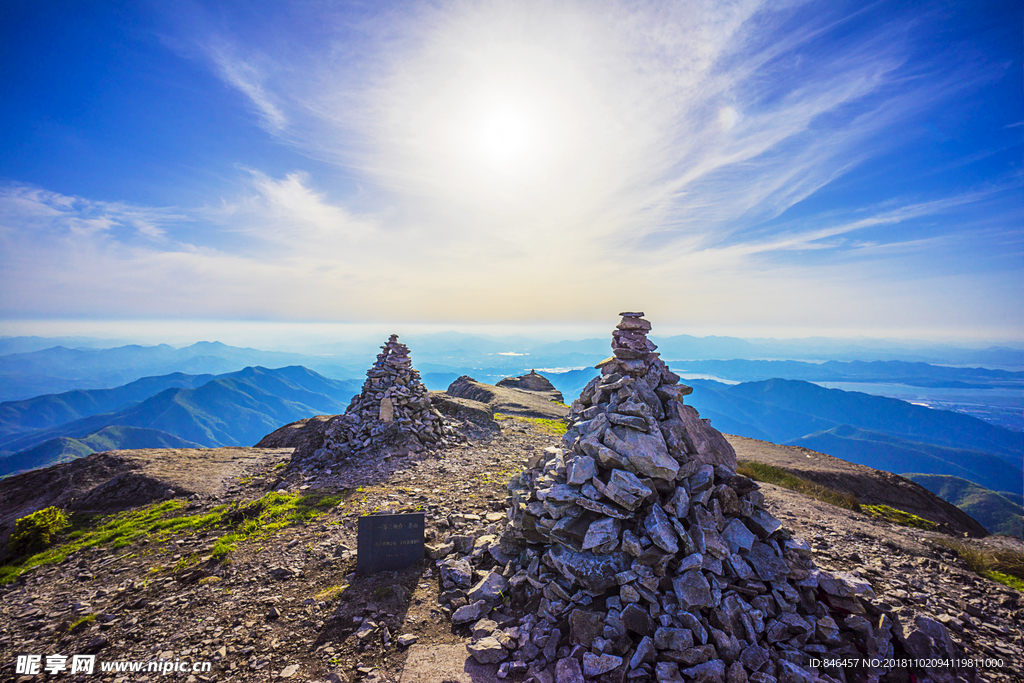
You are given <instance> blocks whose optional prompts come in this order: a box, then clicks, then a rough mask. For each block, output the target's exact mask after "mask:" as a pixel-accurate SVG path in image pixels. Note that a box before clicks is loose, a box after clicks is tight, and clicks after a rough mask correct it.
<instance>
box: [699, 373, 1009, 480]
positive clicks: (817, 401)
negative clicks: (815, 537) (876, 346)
mask: <svg viewBox="0 0 1024 683" xmlns="http://www.w3.org/2000/svg"><path fill="white" fill-rule="evenodd" d="M691 382H693V383H694V386H695V387H696V386H698V385H700V386H702V387H704V388H707V389H709V390H711V391H712V392H717V393H718V394H720V395H723V396H724V397H727V399H726V400H734V399H737V398H740V399H746V400H748V401H753V402H754V403H755V404H759V405H758V406H757V408H756V411H755V413H756V414H768V413H769V412H770V411H772V410H784V411H787V413H785V414H786V415H787V416H788V417H789V419H790V420H796V419H797V417H798V416H805V419H807V420H808V421H810V418H813V420H815V421H817V422H819V424H821V425H822V426H819V427H817V428H816V429H807V430H805V431H804V432H803V433H802V434H793V433H792V431H791V430H786V431H787V432H788V433H786V434H781V433H777V432H778V429H776V431H775V432H769V433H772V436H773V439H772V440H778V441H789V440H790V439H793V438H797V437H799V436H804V435H807V434H810V433H812V432H816V431H823V430H827V429H831V428H832V427H836V426H839V425H843V424H846V425H852V426H854V427H859V428H861V429H868V430H871V431H877V432H884V433H887V434H893V435H896V436H900V437H903V438H906V439H910V440H913V441H923V442H926V443H931V444H935V445H939V446H947V447H950V448H968V449H971V450H978V451H984V452H987V453H994V454H996V455H999V456H1000V457H1002V458H1004V459H1005V460H1007V461H1008V462H1010V463H1011V464H1014V465H1015V466H1017V467H1018V468H1019V467H1020V462H1021V453H1022V452H1024V433H1020V432H1011V431H1010V430H1008V429H1004V428H1002V427H998V426H996V425H992V424H989V423H987V422H983V421H982V420H979V419H977V418H974V417H971V416H969V415H963V414H961V413H954V412H950V411H945V410H933V409H931V408H926V407H924V406H916V405H913V404H911V403H907V402H905V401H900V400H898V399H894V398H885V397H882V396H871V395H869V394H862V393H860V392H856V391H840V390H839V389H825V388H824V387H820V386H818V385H816V384H811V383H810V382H803V381H799V380H784V379H770V380H767V381H764V382H746V383H743V384H736V385H733V386H725V385H723V384H721V383H718V382H707V381H705V380H691ZM695 400H696V399H695ZM702 400H703V399H702ZM748 405H749V404H748ZM790 426H791V427H792V428H793V429H799V428H800V427H799V426H798V425H797V424H792V425H790Z"/></svg>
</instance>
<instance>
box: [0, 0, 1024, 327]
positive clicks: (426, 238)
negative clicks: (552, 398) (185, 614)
mask: <svg viewBox="0 0 1024 683" xmlns="http://www.w3.org/2000/svg"><path fill="white" fill-rule="evenodd" d="M382 7H383V6H382ZM874 8H875V6H874V5H872V6H867V7H860V6H857V7H855V6H853V5H843V4H842V3H835V4H833V3H821V4H814V5H810V4H808V3H804V2H787V3H781V4H780V3H769V2H767V1H766V0H736V1H734V2H709V3H702V2H683V3H664V2H615V1H609V2H603V3H592V2H583V1H581V0H560V1H558V2H549V1H546V0H545V1H541V0H525V1H523V2H511V1H504V0H474V1H472V2H470V1H456V2H449V3H421V4H399V5H398V6H395V7H390V8H382V9H379V10H375V11H374V12H370V13H369V14H367V15H360V18H358V19H353V18H352V17H346V16H341V15H338V14H332V13H331V12H330V11H327V12H326V13H324V8H323V7H322V6H321V5H320V4H319V3H314V4H312V5H299V6H296V9H294V12H296V13H299V14H301V13H302V12H305V11H313V9H315V10H316V12H318V14H317V16H316V20H317V26H318V28H319V29H320V30H318V31H317V32H316V33H315V35H312V34H311V35H310V36H309V37H308V39H307V35H306V34H305V33H301V32H299V31H296V32H295V33H294V35H289V33H288V31H289V30H291V29H290V28H289V26H288V25H283V26H281V27H280V29H279V31H280V33H275V37H276V40H272V41H259V40H255V39H253V38H251V37H250V38H249V39H248V40H244V39H242V38H239V37H237V36H241V35H250V34H246V33H245V32H241V31H240V32H238V33H234V34H230V35H234V36H236V37H234V38H231V39H228V38H225V37H224V36H227V35H229V33H227V32H226V31H221V30H220V28H221V27H220V26H219V25H218V29H217V30H216V31H214V30H210V31H208V32H206V33H202V34H201V35H192V36H189V37H190V39H191V40H192V41H193V42H192V44H200V45H202V46H203V48H202V49H203V54H204V55H205V59H206V60H207V61H208V64H209V68H210V69H211V71H212V72H213V73H215V74H217V76H218V77H219V78H220V79H222V80H223V81H224V82H225V83H227V84H228V85H229V86H230V87H232V88H234V89H235V90H237V91H238V92H240V93H241V94H243V95H244V96H245V97H246V98H247V101H248V102H249V103H250V105H251V107H252V110H253V112H254V114H255V116H254V118H255V120H256V121H257V122H258V123H259V125H261V126H262V127H263V128H264V129H265V130H266V131H268V132H269V133H271V134H272V135H273V136H276V138H277V139H278V140H279V141H280V142H281V143H282V144H284V145H287V146H288V147H289V148H290V149H292V150H298V151H300V152H302V153H303V154H305V155H306V156H307V157H309V158H310V159H313V160H315V163H314V162H313V161H311V162H310V163H309V165H308V168H305V169H303V168H296V167H292V168H291V170H288V171H281V170H279V169H278V170H276V171H273V172H272V171H270V170H268V169H265V168H245V167H242V166H241V165H240V166H238V169H239V171H238V178H236V183H237V184H236V186H235V187H230V188H226V189H225V188H218V189H217V191H216V192H211V197H210V201H209V203H208V205H207V206H203V207H194V208H189V209H147V208H145V207H138V206H129V205H125V204H106V203H102V202H90V201H88V200H86V199H83V198H80V197H69V196H63V195H59V194H56V193H46V192H44V191H42V190H38V189H32V188H24V187H20V188H13V189H11V190H10V191H8V192H7V193H6V194H0V236H2V238H3V239H4V240H5V241H6V243H7V246H8V248H5V253H6V254H7V255H8V256H6V257H0V264H2V265H3V266H4V275H3V276H0V277H3V278H4V280H5V281H6V282H8V283H13V282H14V281H15V279H16V277H15V275H14V273H16V272H17V273H18V275H17V277H18V278H21V279H20V280H19V281H20V282H23V283H31V287H32V288H33V291H35V292H37V294H35V295H34V296H35V297H36V298H37V299H38V300H39V301H40V302H41V303H39V306H40V307H42V308H45V307H47V306H49V307H50V308H51V309H52V310H57V309H61V307H64V309H67V308H70V307H72V306H73V304H72V303H70V302H71V299H70V298H69V296H68V295H67V294H66V291H65V290H62V289H61V287H60V286H58V285H57V284H55V283H57V282H61V281H64V282H66V281H68V278H80V279H81V280H82V281H84V282H87V283H88V284H87V285H84V286H85V287H86V289H87V290H88V291H89V292H91V295H90V296H89V297H84V298H82V300H86V301H88V302H89V303H88V306H90V307H92V309H93V310H95V311H97V312H98V311H102V310H105V308H104V307H106V308H107V309H110V308H111V307H115V308H116V306H118V305H119V304H117V303H116V302H117V301H118V300H119V297H120V299H129V298H130V304H128V305H130V306H132V307H136V308H137V309H138V310H139V311H142V310H150V311H160V312H162V313H166V314H168V315H170V314H178V313H181V312H183V311H184V312H188V313H189V314H191V315H193V316H195V315H202V316H217V315H234V316H240V315H245V316H256V317H258V316H266V317H270V318H275V317H279V318H290V319H321V320H353V319H357V320H380V319H405V320H420V321H425V320H430V321H465V320H474V321H509V320H545V319H547V320H564V319H572V320H578V321H585V320H593V319H598V318H601V319H603V317H605V316H606V314H607V311H608V310H611V309H615V310H621V309H628V308H632V307H634V306H636V305H638V304H640V305H641V306H642V308H644V309H645V310H648V312H651V313H652V315H658V314H660V315H663V316H665V318H666V319H671V320H673V321H679V322H682V321H686V320H690V319H693V320H700V321H701V322H703V323H704V324H707V325H713V324H718V323H723V324H724V323H725V322H728V321H730V320H732V321H735V320H743V321H745V322H747V323H748V324H749V325H751V326H757V325H758V324H765V325H768V323H770V322H773V323H774V324H773V325H771V326H772V327H778V325H780V324H782V325H794V326H800V325H808V324H812V323H813V324H815V325H821V326H823V327H825V328H839V327H841V326H845V328H844V329H848V328H849V327H851V326H856V325H861V326H863V327H864V328H865V329H867V328H870V327H875V326H877V325H879V324H882V323H892V324H903V323H905V324H907V325H917V326H919V327H920V326H925V325H930V324H932V323H933V321H935V320H940V319H942V318H943V315H944V312H943V310H941V309H942V306H941V305H939V304H938V303H935V302H940V301H942V300H943V299H944V300H945V301H947V302H948V301H954V300H956V301H960V300H964V301H966V300H967V299H969V298H970V296H972V295H973V296H974V297H975V298H985V293H986V292H992V291H999V292H1003V291H1006V290H1007V287H1006V283H1007V282H1010V281H1016V282H1019V281H1020V280H1021V277H1020V275H1019V273H1018V271H1019V268H1017V269H1016V270H1015V271H1012V272H1011V266H1009V265H1008V260H1007V254H1012V253H1015V252H1014V249H1018V251H1019V240H1016V241H1015V238H1014V237H1013V235H1012V234H1010V233H1008V232H1007V227H1006V226H1008V225H1011V224H1012V221H1010V220H1009V219H1007V218H1005V215H1006V214H1005V210H1006V207H1007V206H1009V203H1010V200H1009V199H1007V196H1008V194H1007V192H1008V187H1007V185H1012V186H1013V188H1018V189H1019V187H1020V184H1021V179H1020V178H1019V177H1015V178H1013V179H1011V180H1009V181H1007V182H1006V183H1004V185H1001V186H1000V187H999V188H996V189H991V188H986V187H984V186H983V185H980V184H979V185H975V186H973V187H972V186H969V185H968V186H964V187H957V188H955V190H953V191H951V190H949V188H943V189H942V191H935V192H916V193H909V192H902V191H897V190H893V191H891V192H881V193H879V194H878V195H876V196H872V197H871V198H870V199H862V198H859V197H850V196H844V197H842V198H841V199H840V200H836V201H832V202H829V203H826V204H823V205H817V206H816V205H814V202H813V201H809V200H813V199H815V198H816V197H819V196H820V195H821V194H822V191H823V190H824V189H828V188H830V187H834V186H835V185H836V184H837V183H836V181H837V180H840V179H844V178H846V177H848V176H849V175H850V174H851V173H854V172H857V171H858V170H860V169H862V168H864V167H865V166H868V165H870V164H871V163H872V162H876V161H877V160H878V159H880V158H882V157H883V156H884V155H886V154H892V153H893V151H894V150H897V149H899V148H900V145H903V144H906V143H907V142H908V141H909V140H911V139H912V138H913V136H914V133H913V131H914V130H917V128H915V126H914V122H915V121H918V120H919V119H920V117H921V116H922V115H923V114H924V113H926V112H928V111H931V110H932V109H934V108H936V107H941V106H944V103H948V102H950V101H952V98H954V97H956V96H958V95H962V94H963V93H965V92H969V89H970V88H974V87H978V84H979V83H983V82H989V81H991V80H992V79H993V78H994V76H995V75H998V74H999V73H1002V71H1000V69H1004V68H1005V65H1002V66H1000V65H986V64H979V63H977V62H976V61H973V60H972V59H971V58H969V57H963V56H960V55H958V54H954V53H948V54H946V53H935V52H934V51H930V50H922V49H921V45H919V44H917V43H915V40H917V36H918V35H919V32H920V30H921V26H922V24H923V23H926V22H927V21H928V20H929V19H928V17H927V16H924V15H921V14H920V13H914V14H913V15H910V14H907V15H900V14H899V13H898V12H888V13H883V12H878V11H875V9H874ZM307 19H308V18H307ZM301 23H302V22H299V24H301ZM183 30H188V29H183ZM277 30H278V29H277V27H275V31H277ZM950 49H952V48H950ZM922 55H926V56H922ZM1013 125H1017V124H1013ZM976 156H977V159H985V158H986V153H985V152H984V151H979V152H977V155H976ZM292 158H294V157H292ZM963 158H966V157H963ZM960 160H962V159H960ZM960 160H958V161H960ZM297 166H301V164H298V165H297ZM331 166H333V167H335V170H338V169H341V172H339V173H338V175H342V174H343V175H345V176H346V178H348V179H353V180H354V182H355V183H358V185H359V187H360V194H359V196H358V197H354V196H353V191H352V190H351V189H350V188H349V187H347V186H346V187H341V186H336V185H333V184H332V183H331V182H329V181H327V180H325V179H324V178H325V175H326V174H325V173H324V172H323V170H322V169H324V168H325V167H331ZM312 169H319V171H318V170H312ZM921 172H922V173H924V172H925V171H924V170H922V171H921ZM335 177H337V176H335ZM1010 189H1012V188H1010ZM356 207H358V208H356ZM972 231H973V232H972ZM972 234H973V235H975V236H981V235H984V236H985V239H984V240H976V243H975V244H973V245H972V244H971V243H970V240H969V239H967V238H965V237H964V236H965V235H972ZM999 240H1006V243H1007V244H1008V245H1009V246H1007V247H1006V248H1002V247H1001V248H999V249H995V248H990V245H992V244H996V243H997V242H998V241H999ZM1000 244H1001V243H1000ZM951 245H953V246H951ZM955 251H959V252H961V253H960V258H959V259H956V258H954V257H956V256H957V254H955V253H951V252H955ZM12 254H16V255H17V258H15V257H12V256H11V255H12ZM963 254H970V255H971V257H970V258H964V257H963ZM896 258H902V260H901V261H899V263H898V264H896V265H895V266H894V263H893V259H896ZM951 263H952V265H951ZM97 270H98V271H99V272H103V273H104V274H105V275H104V277H103V278H99V279H96V278H93V279H90V278H89V277H88V276H87V275H86V273H87V272H96V271H97ZM56 271H60V272H59V273H56V274H55V272H56ZM48 273H49V274H50V275H53V277H49V276H48V275H47V274H48ZM1007 273H1010V274H1009V275H1007ZM62 274H63V275H62ZM62 277H63V278H64V280H61V278H62ZM20 286H25V287H27V286H29V285H27V284H24V285H18V287H20ZM133 288H134V289H133ZM65 289H66V288H65ZM14 291H16V288H15V289H10V288H5V293H4V294H2V295H0V297H2V299H0V300H2V301H3V302H4V303H3V305H4V306H5V307H6V309H5V310H13V308H12V307H14V308H16V307H17V306H18V305H19V304H18V303H17V296H16V295H15V294H13V293H12V292H14ZM132 291H144V292H145V296H131V297H127V296H126V295H125V292H132ZM210 293H215V294H210ZM914 296H920V297H921V298H922V301H927V302H929V303H919V304H918V305H915V304H914V303H913V297H914ZM1015 301H1019V297H1018V298H1017V299H1010V300H994V299H993V300H991V301H989V300H986V303H985V304H984V305H976V304H965V305H964V308H963V310H962V311H960V312H959V313H958V314H957V315H959V316H960V320H961V321H962V322H964V324H977V325H980V324H981V323H982V322H983V321H984V320H996V319H999V320H1007V319H1010V317H1009V313H1008V311H1011V310H1016V309H1014V308H1013V307H1014V306H1015V305H1016V304H1015ZM147 307H148V308H147ZM986 316H987V317H986ZM880 321H881V322H880ZM893 321H895V322H893ZM971 321H973V322H971Z"/></svg>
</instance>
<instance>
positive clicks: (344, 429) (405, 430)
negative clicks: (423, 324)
mask: <svg viewBox="0 0 1024 683" xmlns="http://www.w3.org/2000/svg"><path fill="white" fill-rule="evenodd" d="M381 349H382V351H381V353H379V354H377V362H376V363H374V365H373V367H372V368H370V369H369V370H368V371H367V372H366V381H365V382H363V390H362V392H361V393H360V394H358V395H357V396H355V397H353V398H352V402H351V403H350V404H349V406H348V408H347V409H346V410H345V414H344V415H338V416H337V417H334V418H332V419H331V420H329V421H328V422H327V424H326V425H325V426H324V430H323V433H324V443H323V446H322V447H321V448H318V449H317V450H315V451H314V452H313V453H312V455H311V456H310V457H309V459H308V462H299V463H296V462H295V460H294V458H293V462H292V466H293V467H294V466H301V467H310V466H312V467H317V468H323V467H328V466H330V465H332V464H337V463H343V462H345V461H348V460H351V459H353V458H356V457H360V456H364V455H371V454H372V455H382V454H383V455H387V454H394V453H409V452H413V453H416V452H420V451H423V450H424V449H426V448H428V447H431V446H436V445H446V444H447V443H448V441H449V440H450V439H454V438H455V434H454V431H453V430H452V429H451V428H449V427H447V426H446V425H445V422H444V418H443V417H442V415H441V413H439V412H438V411H437V410H436V409H434V408H433V407H432V406H431V404H430V395H429V394H428V393H427V389H426V387H425V386H423V382H421V381H420V374H419V372H417V371H416V370H415V369H413V367H412V359H410V358H409V347H407V346H406V345H405V344H401V343H399V341H398V335H396V334H393V335H391V338H390V339H388V342H387V343H386V344H384V346H382V347H381Z"/></svg>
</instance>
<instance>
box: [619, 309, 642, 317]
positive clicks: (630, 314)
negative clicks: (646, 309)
mask: <svg viewBox="0 0 1024 683" xmlns="http://www.w3.org/2000/svg"><path fill="white" fill-rule="evenodd" d="M619 315H620V316H621V317H623V318H642V317H644V314H643V312H642V311H641V312H630V311H626V312H625V313H619Z"/></svg>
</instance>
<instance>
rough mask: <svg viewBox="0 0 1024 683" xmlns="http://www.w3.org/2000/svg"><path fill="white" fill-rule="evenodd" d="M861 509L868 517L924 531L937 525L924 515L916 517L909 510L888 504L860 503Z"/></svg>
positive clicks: (930, 529) (931, 529) (932, 529)
mask: <svg viewBox="0 0 1024 683" xmlns="http://www.w3.org/2000/svg"><path fill="white" fill-rule="evenodd" d="M861 511H862V512H863V513H864V514H866V515H867V516H868V517H874V518H875V519H881V520H883V521H886V522H892V523H893V524H899V525H900V526H909V527H913V528H914V529H922V530H924V531H934V530H935V529H937V528H938V526H939V525H938V524H936V523H935V522H933V521H931V520H928V519H925V518H924V517H918V516H917V515H912V514H910V513H909V512H904V511H903V510H897V509H896V508H892V507H889V506H888V505H862V506H861Z"/></svg>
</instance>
